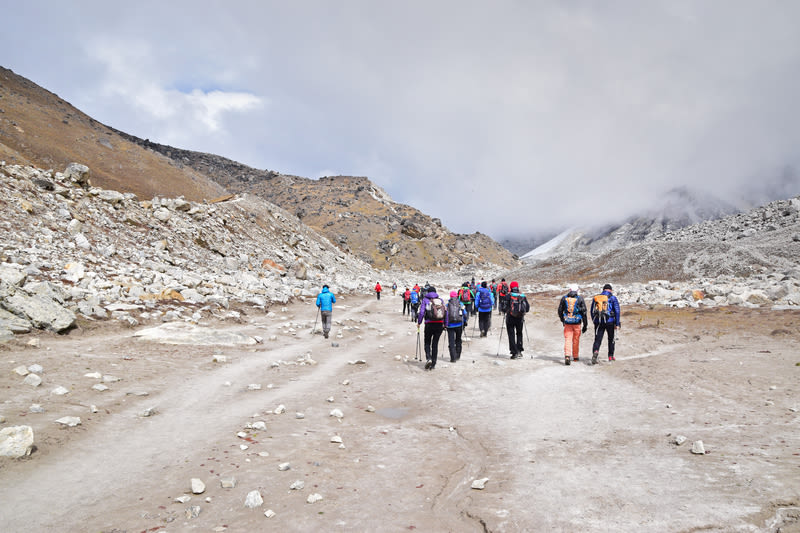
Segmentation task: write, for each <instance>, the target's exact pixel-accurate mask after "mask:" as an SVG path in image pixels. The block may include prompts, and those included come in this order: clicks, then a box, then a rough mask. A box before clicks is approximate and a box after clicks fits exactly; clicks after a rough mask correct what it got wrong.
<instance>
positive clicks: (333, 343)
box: [331, 335, 341, 348]
mask: <svg viewBox="0 0 800 533" xmlns="http://www.w3.org/2000/svg"><path fill="white" fill-rule="evenodd" d="M339 338H341V335H339ZM331 347H332V348H338V347H339V343H338V342H332V343H331Z"/></svg>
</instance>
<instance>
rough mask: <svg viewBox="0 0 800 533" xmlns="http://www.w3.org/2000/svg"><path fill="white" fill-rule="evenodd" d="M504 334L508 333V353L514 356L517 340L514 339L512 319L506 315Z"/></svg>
mask: <svg viewBox="0 0 800 533" xmlns="http://www.w3.org/2000/svg"><path fill="white" fill-rule="evenodd" d="M506 332H507V333H508V351H509V352H511V355H516V353H517V339H516V338H515V337H516V335H515V329H514V318H513V317H512V316H510V315H506Z"/></svg>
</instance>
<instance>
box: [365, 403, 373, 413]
mask: <svg viewBox="0 0 800 533" xmlns="http://www.w3.org/2000/svg"><path fill="white" fill-rule="evenodd" d="M364 410H365V411H366V412H368V413H374V412H375V408H374V407H372V406H371V405H368V406H367V408H366V409H364Z"/></svg>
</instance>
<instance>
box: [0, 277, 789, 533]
mask: <svg viewBox="0 0 800 533" xmlns="http://www.w3.org/2000/svg"><path fill="white" fill-rule="evenodd" d="M450 288H451V287H447V289H450ZM555 306H556V300H555V298H554V296H551V295H541V296H536V297H534V298H533V312H532V314H531V315H529V318H528V321H527V333H528V335H529V340H528V342H527V344H526V345H527V349H526V352H525V354H526V355H527V356H530V357H526V358H525V359H522V360H517V361H511V360H509V359H508V357H507V353H508V351H507V346H505V334H503V339H502V341H503V342H498V341H499V340H500V339H499V338H498V333H499V331H500V330H499V326H500V322H499V320H498V318H497V315H495V317H494V327H493V329H492V333H491V335H490V336H489V337H487V338H483V339H481V338H474V339H473V340H471V342H469V343H468V344H467V346H466V347H465V348H464V353H463V356H462V360H461V361H459V362H458V363H455V364H451V363H449V362H448V361H447V357H446V356H445V357H443V358H440V362H439V364H438V365H437V367H436V369H435V370H434V371H432V372H426V371H424V370H423V369H422V363H421V362H419V361H416V360H415V344H416V343H415V341H416V328H415V327H414V326H413V325H412V324H411V323H410V322H407V321H405V320H403V318H402V316H401V315H400V313H399V309H400V306H399V298H397V297H395V298H391V297H386V296H385V297H384V298H383V299H382V300H381V301H376V300H375V299H374V298H372V297H366V296H347V295H343V296H342V297H340V300H339V303H338V304H337V307H336V310H335V313H334V318H335V324H334V329H333V335H332V336H331V339H328V340H326V339H323V338H322V336H321V335H319V334H312V328H313V327H314V324H315V314H314V308H313V306H312V305H311V303H310V302H306V303H301V302H296V303H293V304H290V305H288V306H286V307H285V308H273V309H272V311H270V312H269V313H267V312H266V310H263V309H258V308H256V307H254V306H251V307H249V308H247V309H245V308H243V309H241V310H240V317H239V320H238V321H232V320H227V321H220V320H218V319H217V318H216V317H214V316H206V317H204V318H203V319H201V320H199V321H196V322H195V323H192V322H189V321H180V320H176V321H169V322H165V323H164V324H163V325H160V326H158V327H157V328H154V327H152V326H148V327H146V328H145V327H143V326H137V327H133V328H127V327H122V325H121V322H119V321H104V322H100V323H98V326H97V327H94V328H93V329H87V328H78V329H73V330H72V331H71V332H70V333H69V334H67V335H56V334H54V333H51V332H46V331H40V330H34V331H33V332H31V333H29V334H23V335H17V336H16V337H14V338H13V339H12V340H10V341H8V342H6V343H5V344H3V345H0V365H1V366H3V367H4V370H3V371H2V372H0V388H1V389H2V390H3V391H4V393H3V403H2V404H0V417H1V418H2V420H3V424H2V426H0V427H2V428H9V427H18V426H30V427H31V428H32V431H33V434H34V443H33V446H34V449H33V451H32V453H31V454H30V455H29V456H25V457H22V458H19V459H8V458H6V459H2V461H0V502H2V504H0V521H2V524H3V530H4V531H14V532H16V531H44V530H58V531H105V532H111V531H137V532H138V531H192V530H198V531H257V530H265V529H271V530H280V531H311V530H314V531H377V530H381V531H401V530H402V531H407V530H415V529H417V530H421V531H555V530H557V531H609V530H614V531H643V530H644V531H698V530H703V531H726V532H728V531H784V532H785V531H800V472H799V471H798V468H800V461H798V458H799V457H800V455H799V454H800V427H799V426H800V418H799V417H798V413H797V409H798V408H800V400H799V399H798V398H800V395H799V394H798V392H799V391H798V383H800V379H798V372H800V366H797V365H798V364H800V354H799V353H798V352H797V348H796V347H797V343H798V340H800V339H799V338H798V337H800V334H798V332H797V329H796V324H797V323H798V319H800V313H798V312H797V311H786V310H783V311H775V310H771V309H769V308H757V309H756V308H752V309H751V308H746V307H741V306H736V307H725V308H722V307H720V308H713V309H703V308H700V309H694V308H689V307H687V308H684V309H674V308H665V307H661V306H658V307H655V308H650V307H647V306H635V305H626V302H625V301H623V313H624V315H623V329H622V330H621V337H620V341H619V344H618V347H617V361H616V362H614V363H608V362H605V361H601V363H600V364H599V365H597V366H591V365H588V364H587V361H585V360H582V361H581V362H580V363H579V364H573V365H571V366H568V367H567V366H564V365H563V357H562V344H563V340H562V337H561V334H560V324H559V323H558V321H557V319H556V317H555ZM470 326H471V325H470ZM317 327H319V326H318V325H317ZM226 343H227V344H226ZM498 346H499V349H498ZM582 350H583V354H584V357H583V358H585V354H587V353H589V339H588V338H585V339H583V343H582ZM498 351H499V353H500V357H497V353H498ZM583 358H582V359H583ZM35 365H39V366H38V367H37V366H35ZM26 373H28V375H30V374H31V373H33V374H36V375H38V376H39V377H40V378H41V380H42V383H41V384H40V385H38V386H33V385H31V384H26V383H25V380H26V378H27V377H28V376H26V375H23V374H26ZM61 387H63V389H65V390H66V391H67V392H66V393H63V394H59V393H62V392H63V389H60V388H61ZM336 415H341V416H336ZM64 417H75V418H79V419H80V424H79V425H75V426H73V427H70V426H69V425H68V423H69V422H70V420H69V419H64ZM57 420H62V423H59V422H57ZM71 422H72V423H75V422H76V421H75V420H72V421H71ZM680 437H685V439H686V440H685V442H683V444H680V445H679V444H677V443H676V441H678V440H681V439H680ZM697 441H702V443H703V445H704V449H705V452H706V453H705V454H703V455H697V454H693V453H692V452H691V449H692V446H693V445H695V446H697ZM476 481H478V482H480V481H483V483H476ZM473 483H476V486H483V487H484V488H483V489H478V488H472V486H473ZM193 488H194V490H195V491H196V492H197V493H193ZM256 494H258V496H256ZM260 501H263V503H260V504H259V502H260ZM248 503H249V504H250V505H252V506H253V507H252V508H249V507H248V506H247V504H248ZM270 511H271V512H270ZM265 513H266V514H269V515H273V513H274V516H272V517H271V518H269V517H267V516H266V515H265Z"/></svg>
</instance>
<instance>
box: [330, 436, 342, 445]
mask: <svg viewBox="0 0 800 533" xmlns="http://www.w3.org/2000/svg"><path fill="white" fill-rule="evenodd" d="M331 442H335V443H336V444H341V443H342V437H340V436H339V435H334V436H333V437H331Z"/></svg>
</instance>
